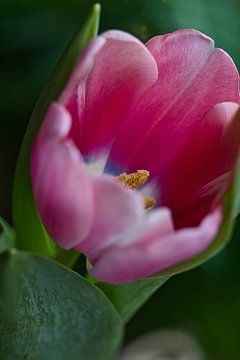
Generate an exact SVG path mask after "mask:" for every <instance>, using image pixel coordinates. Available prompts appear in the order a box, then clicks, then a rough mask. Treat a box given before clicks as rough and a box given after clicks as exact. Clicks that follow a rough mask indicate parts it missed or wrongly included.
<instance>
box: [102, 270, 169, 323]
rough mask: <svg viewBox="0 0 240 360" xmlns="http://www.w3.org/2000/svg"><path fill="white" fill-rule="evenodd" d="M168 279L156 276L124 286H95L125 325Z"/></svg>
mask: <svg viewBox="0 0 240 360" xmlns="http://www.w3.org/2000/svg"><path fill="white" fill-rule="evenodd" d="M168 279H169V276H157V277H154V278H147V279H143V280H140V281H135V282H133V283H130V284H126V285H111V284H106V283H97V286H98V287H99V288H100V289H101V290H102V291H103V292H104V293H105V294H106V296H107V297H108V298H109V299H110V300H111V302H112V303H113V305H114V306H115V308H116V309H117V310H118V312H119V314H120V315H121V317H122V319H123V321H124V322H125V323H126V322H127V321H129V320H130V318H131V317H132V316H133V315H134V314H135V313H136V312H137V310H138V309H139V308H140V307H141V306H142V305H143V304H144V303H145V302H146V301H147V300H148V299H149V298H150V297H151V295H152V294H153V293H154V292H155V291H156V290H157V289H158V288H160V287H161V286H162V285H163V284H164V283H165V282H166V281H167V280H168Z"/></svg>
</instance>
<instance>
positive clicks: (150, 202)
mask: <svg viewBox="0 0 240 360" xmlns="http://www.w3.org/2000/svg"><path fill="white" fill-rule="evenodd" d="M148 177H149V171H147V170H137V172H135V173H131V174H127V173H122V174H120V175H119V176H117V178H116V179H117V181H120V182H121V183H122V184H123V185H124V186H126V187H127V188H128V189H131V190H133V189H137V188H139V187H140V186H142V185H144V184H145V183H146V182H147V180H148ZM143 201H144V209H146V210H147V209H151V208H153V207H154V206H155V205H156V199H155V198H154V197H153V196H146V197H145V198H144V200H143Z"/></svg>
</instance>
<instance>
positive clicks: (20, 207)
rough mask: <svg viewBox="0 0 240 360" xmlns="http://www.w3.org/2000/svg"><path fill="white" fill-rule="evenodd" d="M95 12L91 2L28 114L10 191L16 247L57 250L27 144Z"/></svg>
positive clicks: (88, 33)
mask: <svg viewBox="0 0 240 360" xmlns="http://www.w3.org/2000/svg"><path fill="white" fill-rule="evenodd" d="M99 16H100V7H99V5H95V6H94V7H93V10H92V13H91V16H90V17H89V19H88V21H87V22H86V24H85V25H84V26H83V28H82V29H81V30H80V31H79V32H78V33H77V34H76V35H75V37H74V38H73V40H72V42H71V43H70V45H69V47H68V48H67V49H66V50H65V52H64V53H63V55H62V57H61V58H60V60H59V63H58V64H57V66H56V68H55V70H54V72H53V74H52V76H51V78H50V81H49V83H48V85H47V86H46V88H45V89H44V91H43V92H42V94H41V96H40V98H39V101H38V103H37V105H36V107H35V109H34V111H33V114H32V116H31V119H30V124H29V127H28V129H27V132H26V135H25V138H24V141H23V145H22V148H21V151H20V156H19V160H18V164H17V169H16V176H15V183H14V194H13V216H14V224H15V229H16V234H17V237H16V241H17V247H18V248H20V249H24V250H30V251H34V252H38V253H40V254H43V255H54V254H55V253H57V251H58V250H57V248H56V247H55V245H54V243H53V242H52V240H51V239H50V238H49V236H48V235H47V233H46V231H45V230H44V228H43V226H42V224H41V220H40V218H39V216H38V213H37V210H36V207H35V204H34V200H33V194H32V188H31V179H30V171H29V164H30V154H31V146H32V143H33V141H34V139H35V136H36V133H37V131H38V129H39V127H40V125H41V122H42V120H43V118H44V114H45V112H46V110H47V107H48V106H49V104H50V103H51V102H52V101H53V100H54V99H56V98H57V97H58V95H59V93H60V92H61V90H62V89H63V87H64V85H65V84H66V81H67V79H68V77H69V75H70V73H71V71H72V69H73V67H74V64H75V62H76V59H77V58H78V57H79V54H80V53H81V51H82V49H83V48H84V47H85V46H86V44H87V43H88V42H89V41H90V40H91V38H93V37H94V36H95V35H96V34H97V31H98V25H99ZM33 239H34V240H33Z"/></svg>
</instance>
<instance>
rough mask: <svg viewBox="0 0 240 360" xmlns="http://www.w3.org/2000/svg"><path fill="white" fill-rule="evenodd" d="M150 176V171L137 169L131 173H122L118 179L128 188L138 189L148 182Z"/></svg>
mask: <svg viewBox="0 0 240 360" xmlns="http://www.w3.org/2000/svg"><path fill="white" fill-rule="evenodd" d="M148 177H149V171H147V170H137V172H135V173H131V174H127V173H122V174H120V175H119V176H118V177H117V179H118V180H119V181H120V182H121V183H122V184H123V185H125V186H126V187H127V188H128V189H137V188H139V187H140V186H142V185H144V184H145V182H147V180H148Z"/></svg>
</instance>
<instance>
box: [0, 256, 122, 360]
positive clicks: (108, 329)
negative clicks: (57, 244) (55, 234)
mask: <svg viewBox="0 0 240 360" xmlns="http://www.w3.org/2000/svg"><path fill="white" fill-rule="evenodd" d="M0 299H1V301H0V358H1V360H10V359H14V360H18V359H19V360H20V359H21V360H22V359H34V360H43V359H51V360H55V359H56V360H58V359H61V360H69V359H84V360H96V359H98V360H111V359H113V357H114V353H115V352H116V350H117V349H118V346H119V344H120V341H121V335H122V322H121V320H120V317H119V315H118V313H117V312H116V310H115V309H114V307H113V306H112V304H111V303H110V302H109V301H108V299H107V298H106V297H105V295H104V294H103V293H102V292H101V291H100V290H99V289H97V288H96V287H95V286H93V285H91V284H89V283H88V282H87V281H86V280H85V279H83V278H81V277H80V276H79V275H78V274H76V273H75V272H73V271H71V270H69V269H67V268H65V267H63V266H62V265H59V264H57V263H56V262H54V261H52V260H48V259H47V258H44V257H41V256H38V255H31V254H28V253H24V252H18V251H12V252H11V253H9V254H2V255H1V256H0Z"/></svg>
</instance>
